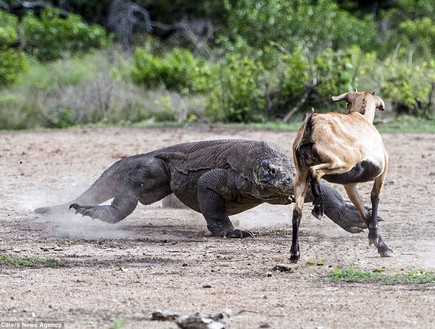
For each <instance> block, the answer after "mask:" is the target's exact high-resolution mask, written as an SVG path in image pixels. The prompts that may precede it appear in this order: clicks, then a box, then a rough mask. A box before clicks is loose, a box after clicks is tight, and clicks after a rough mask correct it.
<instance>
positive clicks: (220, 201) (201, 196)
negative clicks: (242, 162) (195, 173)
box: [198, 169, 254, 238]
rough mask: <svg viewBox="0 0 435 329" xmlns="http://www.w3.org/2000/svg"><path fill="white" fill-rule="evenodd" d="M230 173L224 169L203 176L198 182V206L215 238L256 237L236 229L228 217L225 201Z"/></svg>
mask: <svg viewBox="0 0 435 329" xmlns="http://www.w3.org/2000/svg"><path fill="white" fill-rule="evenodd" d="M227 179H228V173H227V171H226V170H224V169H215V170H212V171H209V172H207V173H205V174H204V175H202V176H201V178H200V179H199V180H198V205H199V209H200V211H201V213H202V214H203V216H204V218H205V220H206V221H207V228H208V229H209V231H210V232H211V233H212V235H214V236H221V237H224V238H246V237H253V236H254V235H253V234H252V233H251V232H249V231H242V230H239V229H234V226H233V224H232V223H231V220H230V219H229V217H228V215H227V209H226V205H225V199H224V197H223V195H225V194H228V193H229V192H228V187H227V186H224V183H226V182H227Z"/></svg>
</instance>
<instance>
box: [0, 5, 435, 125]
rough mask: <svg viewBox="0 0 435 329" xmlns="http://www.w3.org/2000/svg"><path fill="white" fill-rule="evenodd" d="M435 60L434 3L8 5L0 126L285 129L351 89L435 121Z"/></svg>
mask: <svg viewBox="0 0 435 329" xmlns="http://www.w3.org/2000/svg"><path fill="white" fill-rule="evenodd" d="M434 54H435V3H434V1H433V0H385V1H363V0H360V1H351V0H341V1H332V0H292V1H288V0H238V1H235V0H204V1H191V0H171V1H170V0H159V1H155V0H154V1H153V0H137V1H123V0H102V1H85V0H58V1H30V0H28V1H18V0H0V129H26V128H35V127H56V128H62V127H68V126H73V125H81V124H89V123H107V124H136V123H151V122H174V123H193V122H205V123H216V122H223V123H243V124H247V123H263V124H264V123H274V124H276V126H279V125H282V124H285V125H289V126H291V125H292V123H294V124H297V125H299V122H300V120H301V118H302V117H303V115H304V113H306V112H308V111H311V110H312V109H314V110H315V111H330V110H332V109H334V110H335V111H337V105H336V104H335V105H333V104H332V103H331V101H330V98H331V96H332V95H338V94H341V93H343V92H347V91H350V90H355V89H357V90H361V91H363V90H364V91H374V92H375V93H376V94H378V95H380V96H381V97H382V98H383V99H384V100H385V101H386V102H387V104H388V106H387V109H388V111H387V113H386V114H384V115H383V116H379V117H378V119H377V120H381V121H382V120H383V121H387V120H393V119H394V120H396V121H397V120H398V118H400V117H402V116H406V117H407V118H410V119H409V120H410V121H411V122H415V123H416V125H424V123H425V122H431V126H432V127H433V121H434V120H433V117H434V108H435V105H434V97H435V60H434ZM340 109H341V110H342V111H344V110H345V108H344V106H343V107H340ZM409 120H408V121H409Z"/></svg>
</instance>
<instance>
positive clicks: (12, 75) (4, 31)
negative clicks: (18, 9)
mask: <svg viewBox="0 0 435 329" xmlns="http://www.w3.org/2000/svg"><path fill="white" fill-rule="evenodd" d="M17 26H18V19H17V18H16V17H15V16H13V15H10V14H8V13H6V12H4V11H2V10H0V85H5V84H10V83H12V82H15V81H16V79H17V77H18V74H19V73H20V72H21V71H23V70H25V69H26V68H27V67H28V62H27V59H26V56H25V54H24V53H23V52H22V51H20V50H17V49H13V48H10V46H11V45H13V44H14V42H15V41H16V40H17Z"/></svg>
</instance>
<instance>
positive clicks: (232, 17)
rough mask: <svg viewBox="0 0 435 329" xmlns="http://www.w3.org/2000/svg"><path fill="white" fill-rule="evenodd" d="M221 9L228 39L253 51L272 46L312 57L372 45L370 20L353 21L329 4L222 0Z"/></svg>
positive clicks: (300, 0)
mask: <svg viewBox="0 0 435 329" xmlns="http://www.w3.org/2000/svg"><path fill="white" fill-rule="evenodd" d="M225 8H226V12H227V15H228V24H227V26H228V29H229V31H228V33H229V35H230V36H232V37H235V36H240V37H242V38H244V39H246V40H247V41H248V43H249V44H250V45H251V46H253V47H257V48H261V47H264V46H266V45H268V44H269V43H270V42H275V43H278V44H280V45H282V46H283V47H285V48H287V49H290V50H292V49H294V48H296V47H299V46H302V47H303V48H305V49H307V50H308V51H310V52H314V53H315V52H318V51H321V50H322V49H325V48H332V49H334V50H337V49H338V48H340V47H348V46H350V45H353V44H359V45H360V46H361V47H362V48H364V49H368V48H369V47H370V46H371V45H372V44H373V42H374V41H375V33H376V32H375V31H376V29H375V24H374V22H373V21H372V20H370V19H369V18H363V19H357V18H356V17H353V16H352V15H350V14H349V13H348V12H346V11H344V10H341V9H340V8H339V7H338V5H337V4H336V3H335V2H334V1H331V0H320V1H315V2H313V1H309V0H295V1H286V0H260V1H258V0H241V1H237V2H232V1H229V0H226V1H225Z"/></svg>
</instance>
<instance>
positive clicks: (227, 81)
mask: <svg viewBox="0 0 435 329" xmlns="http://www.w3.org/2000/svg"><path fill="white" fill-rule="evenodd" d="M263 75H264V68H263V67H262V65H261V63H259V62H258V61H255V60H253V59H250V58H247V57H243V56H241V55H238V54H231V55H228V56H227V57H225V58H224V59H223V60H222V61H221V62H220V63H219V81H218V85H217V87H216V88H215V89H214V91H213V93H212V94H211V96H210V97H209V100H208V105H207V112H208V113H209V114H210V115H212V117H213V119H214V120H224V121H226V122H245V123H246V122H259V121H261V119H262V110H263V109H264V107H265V98H264V96H265V95H264V93H263V92H262V90H261V83H260V80H261V79H262V76H263Z"/></svg>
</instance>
